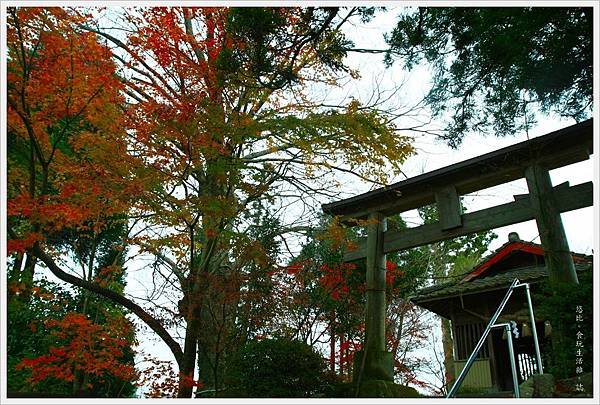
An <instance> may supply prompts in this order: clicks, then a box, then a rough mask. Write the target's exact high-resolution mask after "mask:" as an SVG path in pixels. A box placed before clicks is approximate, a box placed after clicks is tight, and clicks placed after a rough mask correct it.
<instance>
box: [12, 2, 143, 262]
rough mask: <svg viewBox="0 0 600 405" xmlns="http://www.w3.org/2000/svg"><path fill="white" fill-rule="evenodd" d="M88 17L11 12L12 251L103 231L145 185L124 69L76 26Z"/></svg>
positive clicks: (48, 11) (21, 10) (60, 12)
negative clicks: (53, 237) (67, 234)
mask: <svg viewBox="0 0 600 405" xmlns="http://www.w3.org/2000/svg"><path fill="white" fill-rule="evenodd" d="M86 18H87V17H86V16H83V15H81V14H79V13H75V12H67V11H65V10H64V9H61V8H37V7H32V8H11V9H9V16H8V21H9V26H8V30H7V43H8V55H9V59H8V62H7V81H8V87H7V101H8V103H7V104H8V120H7V121H8V140H9V145H10V148H11V154H10V155H9V158H8V164H9V170H8V187H7V189H8V190H7V191H8V201H7V214H8V218H9V224H11V225H12V226H11V229H12V230H13V231H14V232H15V233H16V234H17V235H16V236H15V235H11V236H12V237H11V238H10V239H9V243H8V253H9V254H10V253H12V252H17V251H23V250H25V249H27V248H29V247H31V246H32V245H33V244H34V243H35V242H42V241H43V240H44V238H45V237H47V236H48V235H49V234H51V233H54V232H59V231H61V230H63V229H67V228H71V229H78V230H92V231H94V232H99V231H100V230H101V229H102V228H103V227H104V226H105V225H106V218H108V217H110V216H113V215H116V214H119V213H121V212H123V211H124V210H126V209H127V207H128V204H129V201H130V200H131V199H132V198H133V197H134V196H136V195H138V194H139V192H140V190H141V188H142V187H141V186H140V184H139V183H138V182H135V181H132V179H133V178H134V176H133V168H134V167H135V159H134V158H133V157H132V156H131V155H129V154H128V153H127V147H126V142H125V132H124V130H123V119H122V112H121V111H120V110H119V107H118V105H119V103H121V101H122V96H121V95H120V90H121V84H120V81H119V80H118V77H117V75H116V74H115V72H116V66H115V64H114V63H113V61H112V58H111V52H110V49H109V48H108V47H106V46H105V45H102V44H100V43H99V42H98V40H97V38H96V36H95V35H94V34H92V33H89V32H82V31H81V30H78V29H77V27H78V25H79V24H83V23H85V21H86ZM18 224H27V227H25V226H23V225H20V226H19V225H18ZM17 228H18V229H19V231H18V232H17V231H15V229H17Z"/></svg>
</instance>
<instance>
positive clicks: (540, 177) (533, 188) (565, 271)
mask: <svg viewBox="0 0 600 405" xmlns="http://www.w3.org/2000/svg"><path fill="white" fill-rule="evenodd" d="M525 179H526V180H527V188H528V189H529V199H530V202H531V208H532V209H533V212H534V216H535V221H536V223H537V228H538V231H539V234H540V240H541V241H542V246H543V248H544V256H545V260H546V267H547V268H548V273H549V276H550V281H551V282H553V283H569V284H579V281H578V280H577V273H576V272H575V266H574V264H573V257H572V256H571V251H570V249H569V243H568V242H567V237H566V235H565V230H564V228H563V224H562V220H561V218H560V211H559V209H558V207H557V204H556V199H555V197H554V193H553V190H552V181H551V180H550V173H548V170H546V169H544V168H543V167H541V166H539V165H532V166H530V167H528V168H527V169H526V170H525Z"/></svg>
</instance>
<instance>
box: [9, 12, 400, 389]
mask: <svg viewBox="0 0 600 405" xmlns="http://www.w3.org/2000/svg"><path fill="white" fill-rule="evenodd" d="M34 10H37V11H35V13H38V15H37V16H36V17H35V18H36V24H38V25H39V24H40V23H37V21H38V20H40V21H42V22H43V24H47V22H48V21H50V22H51V23H52V26H51V27H47V26H44V27H43V29H38V30H37V31H35V29H34V30H33V31H31V32H34V35H38V36H39V37H40V38H48V37H49V38H52V39H54V40H55V44H56V45H57V46H56V49H57V50H61V52H60V53H59V54H58V55H57V57H60V58H62V57H64V58H65V59H64V60H62V59H61V60H60V61H58V62H56V61H55V62H56V63H58V65H59V66H62V65H65V66H78V67H79V65H77V64H74V65H73V64H71V62H70V60H77V58H88V59H89V61H87V60H86V62H85V63H82V66H83V68H85V69H92V71H89V72H86V71H85V70H82V71H81V74H82V76H81V77H82V78H83V77H86V76H85V75H87V76H88V77H89V78H88V79H86V80H71V79H69V78H70V77H71V76H73V75H71V76H69V75H66V78H65V82H64V83H62V84H61V85H60V86H59V85H58V83H57V82H56V79H55V78H53V77H52V76H48V75H46V76H44V77H46V80H48V79H51V80H50V82H51V83H53V86H54V90H55V93H56V94H64V93H65V91H66V92H67V97H65V98H64V99H60V100H57V101H60V102H59V103H57V105H63V106H64V105H67V106H70V105H71V104H70V103H72V102H71V101H69V100H70V99H69V97H68V95H69V94H71V93H70V92H71V90H69V89H73V88H74V87H73V85H74V84H77V85H80V86H82V88H81V89H80V91H77V92H75V91H72V93H73V94H74V95H76V97H77V98H76V100H79V99H81V100H92V101H94V100H97V98H96V97H98V96H99V95H105V94H106V95H107V97H108V95H110V97H112V99H109V100H108V99H103V100H101V103H100V100H99V104H98V105H97V107H96V108H97V109H98V110H97V112H100V111H102V109H103V108H104V109H110V111H113V113H112V114H108V113H107V114H106V115H105V116H104V121H105V123H106V124H110V125H113V126H114V129H113V130H112V131H106V135H104V136H105V137H104V138H103V137H95V138H94V137H91V136H90V135H89V134H88V133H85V136H83V134H84V133H77V134H78V135H79V136H80V137H81V138H82V141H81V142H83V141H85V143H84V145H85V147H81V146H80V147H79V148H77V146H78V145H79V144H77V143H73V145H74V146H72V147H73V148H77V150H78V151H82V153H83V154H82V156H81V160H82V161H81V162H80V161H77V162H73V164H72V165H71V166H69V167H70V168H71V170H72V171H71V172H69V173H68V174H67V175H66V176H67V178H71V176H72V175H73V174H74V173H76V172H77V170H80V169H81V167H88V166H90V170H91V169H92V168H93V169H94V170H100V171H103V175H104V176H103V177H102V178H101V179H103V180H105V181H102V182H99V181H98V180H99V178H98V176H97V175H95V176H94V177H90V178H89V182H88V183H86V182H85V181H83V182H78V183H76V184H74V185H73V187H75V190H73V189H71V191H74V192H72V193H71V194H69V190H67V191H66V193H67V195H66V196H62V195H61V194H59V193H56V192H50V191H49V190H47V189H45V190H43V192H42V193H41V194H42V195H44V196H46V195H50V196H54V195H56V197H52V198H54V200H56V201H57V202H56V203H57V204H58V201H60V202H61V204H63V205H61V206H56V207H55V208H61V207H62V209H63V210H64V209H67V208H69V211H68V216H67V218H68V219H69V221H70V222H68V224H69V225H70V227H72V228H73V227H74V228H76V229H78V226H82V225H81V224H84V223H86V221H88V222H89V221H90V216H91V215H92V213H102V214H103V216H102V217H101V219H102V221H103V222H102V223H105V222H106V217H109V215H108V214H110V213H117V212H123V211H126V212H127V214H128V216H129V218H130V222H129V224H128V225H129V228H130V234H129V238H127V240H125V241H124V243H126V244H135V245H136V248H137V249H135V251H137V252H141V253H142V254H147V255H150V256H151V257H152V258H153V265H154V267H153V273H152V275H151V276H150V278H151V282H152V283H154V285H155V290H156V291H169V290H170V291H171V292H172V293H173V294H176V295H177V296H178V297H181V299H179V300H178V301H179V302H180V303H181V304H180V305H179V306H177V307H175V308H171V309H169V311H170V313H172V314H173V313H174V314H176V315H177V316H175V317H173V316H171V317H170V318H171V319H170V320H171V322H172V323H173V324H174V325H173V327H174V328H173V329H172V330H169V327H168V324H167V323H166V322H165V321H166V319H160V318H159V317H157V316H156V315H155V314H156V311H155V310H156V309H157V308H156V307H154V310H152V309H151V308H148V307H147V305H148V304H152V303H153V302H154V300H148V302H147V304H145V306H146V307H142V306H141V305H139V304H137V303H136V302H135V301H134V300H133V299H131V298H130V297H127V296H125V295H124V294H122V293H121V292H119V291H115V290H113V289H111V288H109V287H107V286H104V285H102V284H101V283H99V282H97V281H94V280H92V281H89V280H86V279H85V278H82V277H78V276H75V275H73V274H72V273H70V272H67V271H65V270H64V269H63V268H61V265H59V262H57V260H56V257H53V255H51V254H49V250H48V248H49V247H50V245H49V244H47V243H43V241H44V239H45V237H46V235H47V234H48V233H50V232H52V231H53V229H52V228H51V227H50V224H48V223H47V222H48V220H47V218H48V217H47V216H40V215H38V216H32V215H31V212H35V213H36V214H37V213H39V210H40V208H39V207H38V206H35V208H34V209H31V211H27V212H24V209H23V207H27V206H28V205H26V204H22V203H21V202H22V201H20V200H18V198H22V199H23V200H25V197H19V194H18V193H15V194H16V196H15V194H12V195H11V197H10V198H9V221H10V223H11V227H10V229H12V233H11V249H13V250H15V251H17V250H19V249H20V250H25V252H26V255H27V256H28V257H32V258H35V259H36V260H40V261H41V262H43V263H44V265H45V266H46V267H47V268H48V269H50V271H51V272H52V273H53V274H54V275H56V276H57V277H59V278H60V279H62V280H64V281H66V282H68V283H71V284H73V285H76V286H79V287H82V288H85V289H88V290H90V291H92V292H94V293H97V294H101V295H103V296H104V297H106V298H108V299H110V300H112V301H114V302H116V303H118V304H120V305H123V306H125V307H126V308H128V309H129V310H131V311H132V313H134V314H135V315H137V316H138V317H139V318H140V319H141V320H142V321H143V322H145V323H146V324H147V325H148V326H149V327H150V328H151V329H152V330H153V331H154V332H155V333H157V334H158V336H160V338H161V339H163V341H164V342H165V343H166V344H167V346H168V347H169V348H170V349H171V351H172V353H173V356H174V358H175V359H176V361H177V363H178V366H179V372H180V373H179V377H180V383H179V393H178V395H179V396H182V397H189V396H190V395H191V394H192V391H193V386H194V383H193V381H192V380H193V375H194V369H195V365H196V358H197V349H198V342H199V341H200V332H201V331H202V330H203V328H204V327H205V325H203V323H202V318H203V316H202V307H203V302H204V301H203V300H204V299H205V298H206V297H207V295H206V293H205V292H204V290H203V288H204V287H205V286H206V284H205V282H204V281H205V280H207V279H211V277H212V276H217V277H219V276H222V275H223V274H224V273H223V272H224V271H226V272H228V274H236V273H239V272H240V271H242V270H241V269H243V268H247V266H248V265H249V264H250V263H257V264H259V265H260V263H261V262H263V261H264V260H265V258H268V259H269V260H274V259H275V258H274V257H272V256H271V255H270V254H268V250H263V249H261V244H260V242H259V241H258V240H250V239H249V238H248V234H247V233H246V231H247V229H248V226H249V223H248V221H247V220H246V218H244V213H247V212H248V211H250V210H251V204H252V203H254V202H269V203H271V205H280V206H285V205H286V204H289V203H290V202H294V201H296V202H298V203H302V202H305V201H306V200H307V199H310V198H314V197H316V196H318V195H319V194H321V195H332V194H331V191H330V189H331V186H332V185H333V184H332V182H331V180H332V179H331V176H328V175H329V174H331V173H334V172H335V171H336V170H337V171H343V172H349V173H352V174H355V175H356V176H358V177H360V178H363V179H370V180H372V181H384V180H385V178H386V176H387V174H388V173H389V172H390V168H391V170H392V171H393V172H396V173H398V172H399V170H400V166H401V164H402V162H403V160H404V158H406V156H408V155H409V154H410V153H411V152H412V149H411V147H410V144H409V142H410V140H409V139H408V138H406V137H404V136H401V135H400V134H399V133H398V132H397V131H396V128H395V126H394V125H393V123H392V122H391V115H390V116H386V115H385V112H383V111H381V110H380V109H377V108H376V106H368V105H361V104H360V102H358V101H357V100H354V99H352V100H346V101H345V102H343V103H342V104H340V105H339V106H326V105H325V104H323V102H322V101H321V100H320V99H318V98H317V99H315V96H314V94H315V93H314V92H313V91H312V90H314V89H315V88H321V89H324V90H326V89H328V88H330V87H331V86H334V85H336V84H337V83H338V82H339V80H340V79H341V78H342V77H344V76H348V75H353V74H354V73H353V72H350V71H349V70H348V68H347V67H346V65H345V63H344V56H345V54H344V52H343V51H342V50H341V49H343V48H344V46H343V45H347V44H348V41H347V39H346V38H345V37H344V35H343V33H342V31H341V27H343V26H344V25H345V24H347V23H348V21H351V20H352V19H353V18H361V17H364V16H366V15H368V12H367V11H365V10H362V9H357V8H352V9H347V10H346V9H338V8H310V7H309V8H239V9H236V8H132V9H113V10H111V13H109V14H107V15H106V16H105V17H104V18H95V17H94V16H93V15H82V14H79V13H78V10H69V11H68V12H67V11H65V10H62V9H51V10H49V11H48V10H42V11H39V9H34ZM29 13H31V9H14V10H12V11H11V15H12V20H11V22H10V23H11V26H10V29H11V32H10V35H9V43H10V49H11V52H12V53H11V54H12V55H14V56H13V57H12V59H11V61H12V62H14V65H15V68H14V70H15V72H16V73H14V74H13V75H12V76H9V89H10V91H9V108H10V111H9V125H13V126H15V128H16V129H15V132H19V133H23V134H25V135H24V136H23V137H24V138H25V139H26V140H28V141H29V142H30V143H31V145H32V146H31V148H30V149H29V150H30V151H31V153H30V154H29V155H27V156H30V155H31V156H34V157H33V158H30V159H29V165H28V166H24V172H25V173H27V174H28V175H27V176H25V178H29V179H33V180H30V182H29V185H31V184H33V185H34V186H35V185H36V184H40V181H39V180H37V179H36V176H39V175H38V172H39V171H40V169H41V178H42V180H43V179H48V178H50V173H54V172H52V171H51V170H50V169H52V170H58V169H57V168H56V165H53V164H52V163H54V161H49V157H54V156H55V155H58V153H54V155H53V151H54V150H55V149H57V146H54V145H55V144H56V145H58V142H56V141H53V139H55V138H53V137H52V134H51V133H49V131H48V128H49V127H48V122H50V123H52V124H54V125H56V120H54V121H52V118H53V116H52V115H49V116H48V117H47V120H46V121H45V122H44V123H41V124H40V125H39V126H38V127H35V126H31V129H30V128H29V126H28V123H29V122H31V121H34V120H33V118H36V119H37V116H36V117H32V116H31V112H32V111H37V110H34V109H31V108H30V109H29V110H28V109H27V108H26V107H23V106H22V104H23V103H24V105H25V106H28V105H31V104H32V103H35V102H37V101H36V100H35V99H32V97H33V96H34V95H33V94H30V92H29V91H30V89H31V87H30V84H31V83H32V80H33V79H32V77H34V78H35V77H37V76H36V75H37V74H38V71H37V70H35V69H29V68H28V67H27V66H28V65H27V64H28V63H29V60H30V58H29V54H30V53H34V54H35V51H36V49H35V46H36V45H35V44H36V43H37V42H36V41H35V40H34V41H31V40H24V39H23V38H22V34H20V33H22V32H23V31H25V30H26V29H27V30H30V29H31V28H32V25H31V24H24V23H22V19H23V18H24V17H23V15H25V14H27V15H29ZM47 13H49V14H50V18H49V19H45V17H44V15H46V14H47ZM109 18H110V19H113V20H114V21H111V22H110V23H109V25H110V26H112V27H117V28H107V27H104V26H103V25H104V24H105V23H106V22H107V19H109ZM43 24H42V25H43ZM55 25H56V26H60V29H59V30H57V29H55V28H54V26H55ZM63 26H64V27H63ZM34 28H35V27H34ZM27 32H30V31H27ZM48 33H50V34H48ZM80 38H84V39H86V41H87V42H85V43H86V44H89V46H92V47H94V48H93V49H92V50H94V52H90V51H88V50H87V49H80V48H77V47H69V46H70V44H75V43H77V44H78V43H79V42H77V41H75V39H80ZM99 40H100V41H104V42H105V44H100V42H98V41H99ZM109 48H110V49H111V52H110V54H109V51H108V49H109ZM42 49H44V50H45V49H46V48H45V47H44V48H42ZM71 51H73V52H75V51H77V52H76V53H75V54H74V53H73V52H71ZM40 52H41V51H40ZM111 58H112V59H111ZM36 60H37V59H36ZM42 60H44V61H45V60H49V59H48V58H43V59H42ZM112 60H114V61H115V63H116V64H117V66H118V67H117V69H116V71H115V65H114V64H113V62H112ZM54 66H55V67H56V64H55V65H54ZM94 69H97V70H94ZM63 71H66V72H67V73H69V69H66V70H65V69H63V70H60V72H63ZM71 71H74V72H77V73H79V72H80V71H79V70H77V69H76V70H73V69H71ZM30 72H32V75H31V76H29V73H30ZM33 73H35V74H33ZM60 77H62V76H60V75H59V78H60ZM73 77H75V76H73ZM98 77H100V78H103V80H105V83H104V84H103V86H98V87H95V86H94V80H95V79H96V78H98ZM69 80H70V81H69ZM61 86H62V87H61ZM42 89H43V88H42ZM105 90H109V91H105ZM119 90H122V91H121V93H119V92H118V91H119ZM37 94H42V93H39V92H38V93H37ZM52 94H54V93H52V92H47V94H45V95H44V100H47V99H51V97H52ZM121 96H122V97H121ZM73 97H75V96H73ZM23 100H24V101H23ZM92 101H90V102H89V103H88V104H85V103H84V104H83V105H82V106H80V108H79V109H74V108H73V107H69V108H70V109H68V111H71V112H72V111H73V110H75V111H79V110H81V109H82V108H83V107H85V111H87V109H88V107H89V106H90V105H92V104H93V105H96V104H95V103H92ZM47 105H48V104H43V106H47ZM119 107H120V108H121V109H119ZM120 111H123V112H124V118H123V119H121V117H120V116H119V115H115V114H117V113H118V112H120ZM55 116H58V117H62V115H60V114H58V115H55ZM99 116H102V115H101V114H97V115H94V117H99ZM68 123H69V125H70V124H71V120H68ZM32 130H33V132H32ZM110 136H112V138H110ZM40 137H45V138H43V139H49V141H46V142H49V146H48V147H47V149H49V150H50V152H49V153H50V156H47V152H46V150H45V149H43V148H42V150H38V149H40V148H37V144H36V142H38V139H40ZM60 139H64V138H62V137H61V138H60ZM92 140H93V141H94V142H92ZM100 140H101V142H100ZM95 145H99V146H98V147H94V146H95ZM111 148H112V149H111ZM124 151H125V152H127V153H126V154H123V152H124ZM40 152H41V153H40ZM98 154H102V155H101V156H100V155H98ZM61 156H62V154H61ZM65 156H67V157H68V154H67V155H65ZM31 162H33V163H31ZM103 162H111V163H114V165H106V164H104V163H103ZM75 163H77V164H75ZM86 165H88V166H86ZM59 167H60V166H59ZM12 173H13V179H14V181H15V182H16V183H18V178H21V177H22V176H18V175H17V172H16V171H12ZM84 173H87V172H85V171H84ZM90 173H92V172H90ZM56 177H57V178H60V176H59V173H57V174H56ZM83 178H84V179H86V177H85V176H84V177H83ZM92 180H95V182H94V181H92ZM41 184H42V185H46V186H45V187H48V186H47V184H49V182H48V181H47V180H45V181H42V182H41ZM63 184H64V183H63ZM94 186H100V188H98V187H94ZM63 188H64V187H63ZM14 189H15V190H19V187H18V186H17V185H15V186H14ZM96 191H98V192H99V193H100V194H101V196H97V195H95V194H94V193H95V192H96ZM38 194H39V193H38V192H36V193H35V195H38ZM63 194H64V193H63ZM13 196H14V197H13ZM69 196H70V198H79V199H85V198H88V199H92V200H93V201H94V205H92V207H94V208H90V210H89V211H86V210H84V211H83V214H82V211H81V207H88V206H90V203H89V202H88V201H87V200H85V201H82V200H79V201H80V203H79V205H78V206H77V208H78V209H77V210H76V209H75V207H72V206H65V204H66V202H65V201H70V200H69ZM26 197H27V199H26V200H25V202H28V203H29V204H31V203H30V200H31V199H32V193H29V194H27V196H26ZM117 202H118V203H117ZM53 207H54V206H53ZM75 214H77V216H75ZM40 217H41V218H42V219H39V218H40ZM51 218H54V217H51ZM134 218H135V219H137V220H138V222H133V223H132V221H133V219H134ZM140 218H142V219H143V220H140ZM54 220H55V218H54ZM17 224H19V225H20V226H22V228H21V229H19V228H18V226H17ZM61 226H63V225H61ZM64 226H66V225H64ZM92 229H95V228H93V226H92ZM293 230H294V228H290V227H287V226H284V227H283V228H282V230H281V232H279V233H278V234H277V235H273V236H272V238H278V237H281V235H282V234H284V233H285V232H291V231H293ZM18 241H21V242H19V243H22V244H21V245H16V244H15V243H17V242H18ZM11 251H12V250H11ZM132 251H134V249H132ZM263 252H264V253H263ZM162 295H163V296H164V294H162ZM176 301H177V300H176ZM177 327H180V328H181V329H183V331H184V337H183V341H182V342H181V341H180V340H179V339H177V338H174V335H175V334H174V332H177V330H176V329H177Z"/></svg>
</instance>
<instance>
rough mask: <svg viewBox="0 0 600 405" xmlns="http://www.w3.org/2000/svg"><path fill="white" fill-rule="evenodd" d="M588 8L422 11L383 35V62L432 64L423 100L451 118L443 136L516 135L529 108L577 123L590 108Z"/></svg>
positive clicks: (529, 118) (529, 117)
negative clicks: (472, 132)
mask: <svg viewBox="0 0 600 405" xmlns="http://www.w3.org/2000/svg"><path fill="white" fill-rule="evenodd" d="M592 11H593V10H592V8H591V7H478V8H473V7H468V8H467V7H443V8H434V7H421V8H419V9H418V10H414V11H411V12H408V13H407V14H404V15H402V16H400V18H399V20H398V23H397V26H396V28H395V29H394V30H393V31H392V32H391V34H390V35H389V36H388V37H387V42H388V44H389V46H390V50H389V52H388V54H387V58H386V60H387V63H388V64H391V63H392V62H393V60H394V59H400V60H402V61H403V63H404V64H405V66H406V67H407V68H409V69H412V68H413V67H414V66H416V65H417V64H418V63H420V62H421V61H422V60H426V61H427V62H429V63H431V65H432V68H433V86H432V88H431V90H430V92H429V94H428V97H427V99H428V102H429V104H430V106H431V108H432V111H433V114H434V116H435V117H440V118H441V117H444V116H445V115H446V114H450V120H449V123H448V126H447V134H446V135H445V138H446V139H447V140H448V142H449V143H450V145H452V146H454V147H457V146H458V145H459V144H460V142H461V140H462V137H463V136H464V134H465V133H467V132H468V131H470V130H477V131H492V132H494V133H495V134H496V135H498V136H505V135H510V134H514V133H515V132H517V131H520V130H522V129H524V128H527V126H528V125H529V124H530V123H531V121H532V120H533V115H532V112H534V110H532V109H531V108H528V104H530V103H531V104H534V103H535V104H536V105H537V106H539V108H540V109H541V111H542V112H544V113H550V112H553V113H557V114H559V115H561V116H565V117H572V118H574V119H575V120H582V119H584V118H586V117H587V116H589V115H590V113H591V107H592V88H593V86H592V74H593V68H592V66H593V64H592V57H593V47H592V21H593V16H592Z"/></svg>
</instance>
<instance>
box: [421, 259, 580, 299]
mask: <svg viewBox="0 0 600 405" xmlns="http://www.w3.org/2000/svg"><path fill="white" fill-rule="evenodd" d="M591 267H592V264H591V262H588V263H575V269H576V270H577V272H581V271H585V270H588V269H591ZM545 277H548V270H547V268H546V267H545V266H543V267H541V266H528V267H520V268H516V269H511V270H508V271H506V272H503V273H500V274H496V275H493V276H490V277H483V278H476V279H474V280H471V281H463V280H460V281H450V282H446V283H443V284H438V285H433V286H431V287H426V288H423V289H421V290H419V291H418V292H417V295H415V296H413V297H412V298H411V301H413V302H414V303H416V304H418V303H420V302H424V301H430V300H432V299H438V298H443V297H450V296H454V295H459V294H472V293H476V292H478V291H483V290H494V289H500V288H506V287H508V286H509V285H510V283H511V282H512V281H513V280H514V279H515V278H518V279H519V280H520V281H530V282H531V281H538V280H541V279H543V278H545Z"/></svg>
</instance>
